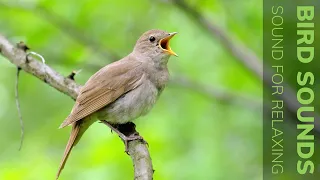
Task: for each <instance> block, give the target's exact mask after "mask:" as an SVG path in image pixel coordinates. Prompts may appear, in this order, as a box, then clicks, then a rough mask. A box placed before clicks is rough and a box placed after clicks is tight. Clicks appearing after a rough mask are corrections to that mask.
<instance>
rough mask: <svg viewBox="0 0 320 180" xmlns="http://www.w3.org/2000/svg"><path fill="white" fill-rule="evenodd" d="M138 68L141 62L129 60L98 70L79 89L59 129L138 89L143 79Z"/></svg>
mask: <svg viewBox="0 0 320 180" xmlns="http://www.w3.org/2000/svg"><path fill="white" fill-rule="evenodd" d="M127 58H129V57H127ZM140 66H141V62H139V61H136V60H131V59H129V60H125V61H123V60H120V61H117V62H115V63H112V64H110V65H108V66H105V67H104V68H102V69H100V70H99V71H98V72H97V73H95V74H94V75H93V76H91V78H90V79H89V80H88V81H87V82H86V84H85V85H84V86H83V87H82V88H81V90H80V93H79V95H78V97H77V100H76V103H75V105H74V106H73V109H72V111H71V113H70V115H69V116H68V117H67V119H66V120H65V121H64V122H63V123H62V124H61V126H60V128H63V127H65V126H67V125H69V124H72V123H74V122H76V121H78V120H80V119H82V118H84V117H86V116H88V115H90V114H92V113H94V112H96V111H98V110H99V109H101V108H103V107H104V106H106V105H108V104H110V103H112V102H113V101H115V100H116V99H117V98H119V97H120V96H121V95H123V94H125V93H127V92H128V91H130V90H133V89H135V88H136V87H138V86H139V85H140V84H141V81H140V80H141V79H142V77H143V72H142V71H141V68H139V67H140Z"/></svg>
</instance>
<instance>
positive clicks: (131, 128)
mask: <svg viewBox="0 0 320 180" xmlns="http://www.w3.org/2000/svg"><path fill="white" fill-rule="evenodd" d="M101 122H102V123H103V124H105V125H107V126H108V127H109V128H110V129H111V130H112V131H114V132H116V133H117V134H118V135H119V137H120V138H121V139H122V140H123V142H124V145H125V152H126V153H127V154H128V142H129V141H133V140H138V139H139V140H142V141H143V142H144V143H146V144H148V143H147V142H146V141H145V140H144V139H143V138H142V137H141V136H140V135H139V133H138V132H137V131H136V129H135V127H136V125H135V124H134V123H132V122H129V123H126V124H116V125H113V124H110V123H109V122H107V121H105V120H101Z"/></svg>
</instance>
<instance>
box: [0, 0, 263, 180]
mask: <svg viewBox="0 0 320 180" xmlns="http://www.w3.org/2000/svg"><path fill="white" fill-rule="evenodd" d="M261 20H262V1H256V0H247V1H241V3H240V1H237V0H210V1H207V0H198V1H196V0H187V1H171V0H154V1H153V0H152V1H151V0H139V1H138V0H137V1H128V0H117V1H115V0H67V1H62V0H57V1H51V0H0V33H1V34H2V35H4V36H5V37H7V38H8V39H9V40H10V41H11V42H13V43H16V42H19V41H24V42H25V43H26V44H27V45H28V46H29V47H30V48H31V49H32V50H33V51H35V52H37V53H39V54H41V55H42V56H44V57H45V59H46V64H48V65H49V66H51V67H52V68H54V69H55V70H57V71H58V72H60V73H61V74H64V75H66V76H67V75H68V74H70V72H71V71H73V70H79V69H82V71H81V73H80V74H78V75H77V76H76V81H77V82H78V83H80V84H84V83H85V82H86V80H87V79H88V78H89V77H90V76H91V75H92V74H93V73H94V72H96V71H97V70H98V69H99V68H101V67H103V66H104V65H106V64H108V63H111V62H112V61H115V60H117V59H120V58H121V57H123V56H125V55H127V54H128V53H130V52H131V51H132V48H133V46H134V44H135V41H136V40H137V38H138V37H139V36H140V35H141V34H142V33H143V32H145V31H146V30H149V29H163V30H166V31H169V32H171V31H176V32H179V34H178V35H177V36H175V37H174V38H173V40H172V42H171V47H172V49H173V50H174V51H175V52H176V53H177V54H179V57H172V58H171V59H170V62H169V70H170V73H171V76H172V77H171V81H170V84H169V85H168V86H167V88H166V89H165V91H164V92H163V94H162V96H161V98H160V99H159V101H158V103H157V104H156V106H155V107H154V109H153V110H152V111H151V113H149V114H148V115H147V116H145V117H141V118H139V119H138V120H137V121H136V122H135V123H136V125H137V130H138V131H139V132H140V134H141V135H142V136H143V137H144V138H145V139H146V140H147V141H148V143H149V145H150V147H149V150H150V153H151V157H152V160H153V165H154V169H155V174H154V179H155V180H180V179H181V180H195V179H201V180H207V179H208V180H209V179H215V180H229V179H230V180H233V179H240V180H249V179H250V180H251V179H262V121H261V119H262V112H261V111H262V83H261V76H260V75H261V74H259V72H257V71H255V70H253V69H252V67H254V66H257V64H258V66H259V64H261V63H262V62H257V61H259V60H260V59H259V58H261V57H262V21H261ZM248 54H251V55H252V56H247V57H248V58H247V57H246V55H248ZM256 57H259V58H256ZM250 58H251V59H250ZM246 61H247V62H246ZM255 63H256V64H255ZM250 67H251V68H250ZM15 73H16V67H15V66H14V65H12V64H11V63H10V62H9V61H7V60H6V59H4V58H3V57H2V56H0V179H3V180H9V179H10V180H20V179H21V180H44V179H53V178H54V177H55V174H56V171H57V169H58V165H59V163H60V160H61V157H62V155H63V152H64V148H65V145H66V143H67V140H68V138H69V133H70V128H64V129H58V126H59V125H60V123H61V122H62V121H63V120H64V119H65V117H66V116H67V115H68V114H69V112H70V110H71V108H72V106H73V103H74V102H73V100H72V99H71V98H70V97H67V96H66V95H64V94H62V93H60V92H58V91H56V90H55V89H53V88H52V87H50V86H48V85H47V84H45V83H43V82H41V81H39V80H38V79H36V78H35V77H33V76H31V75H29V74H26V73H24V72H22V73H21V76H20V88H19V92H20V103H21V111H22V115H23V119H24V123H25V140H24V145H23V148H22V150H21V151H18V148H19V143H20V124H19V118H18V114H17V109H16V106H15V99H14V86H15ZM123 151H124V146H123V143H122V142H121V140H120V139H119V138H118V137H117V136H116V135H115V134H111V133H110V130H109V129H108V128H107V127H106V126H104V125H101V124H99V123H95V124H94V125H93V126H91V128H89V130H88V131H87V132H86V134H85V135H84V136H83V138H82V140H81V141H80V143H79V144H78V145H77V146H76V147H75V148H74V149H73V151H72V153H71V156H70V158H69V160H68V162H67V164H66V167H65V169H64V171H63V172H62V175H61V177H60V179H61V180H64V179H70V180H73V179H79V180H80V179H81V180H89V179H112V180H124V179H132V177H133V167H132V162H131V159H130V157H129V156H127V155H126V154H125V153H124V152H123Z"/></svg>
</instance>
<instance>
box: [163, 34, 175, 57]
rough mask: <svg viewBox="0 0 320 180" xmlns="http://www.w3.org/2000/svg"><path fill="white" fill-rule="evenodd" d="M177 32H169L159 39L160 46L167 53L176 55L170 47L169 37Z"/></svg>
mask: <svg viewBox="0 0 320 180" xmlns="http://www.w3.org/2000/svg"><path fill="white" fill-rule="evenodd" d="M176 34H177V32H173V33H169V35H168V36H167V37H165V38H163V39H161V40H160V41H159V44H160V47H161V48H162V49H163V50H164V51H165V52H166V53H168V54H170V55H174V56H178V55H177V54H176V53H175V52H174V51H173V50H172V49H171V47H170V45H169V42H170V39H171V38H172V37H173V36H174V35H176Z"/></svg>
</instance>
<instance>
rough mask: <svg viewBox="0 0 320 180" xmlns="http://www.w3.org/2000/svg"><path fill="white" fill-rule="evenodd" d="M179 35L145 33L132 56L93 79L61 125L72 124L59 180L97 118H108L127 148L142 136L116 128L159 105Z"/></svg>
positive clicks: (108, 67)
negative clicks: (76, 146) (75, 148)
mask: <svg viewBox="0 0 320 180" xmlns="http://www.w3.org/2000/svg"><path fill="white" fill-rule="evenodd" d="M175 34H176V32H173V33H168V32H166V31H162V30H149V31H147V32H145V33H144V34H143V35H142V36H141V37H140V38H139V39H138V41H137V42H136V45H135V47H134V49H133V51H132V52H131V53H130V54H129V55H128V56H126V57H124V58H122V59H121V60H119V61H116V62H113V63H111V64H109V65H107V66H105V67H103V68H102V69H100V70H99V71H98V72H96V73H95V74H94V75H93V76H91V77H90V78H89V80H88V81H87V82H86V84H85V85H84V86H83V87H82V88H81V90H80V92H79V95H78V97H77V99H76V102H75V105H74V106H73V109H72V111H71V113H70V115H69V116H68V117H67V118H66V120H65V121H64V122H63V123H62V124H61V125H60V127H59V128H63V127H65V126H68V125H72V130H71V134H70V138H69V141H68V144H67V146H66V149H65V152H64V155H63V158H62V161H61V164H60V167H59V170H58V173H57V176H56V179H58V178H59V175H60V173H61V171H62V169H63V167H64V165H65V163H66V161H67V159H68V156H69V154H70V152H71V150H72V148H73V147H74V146H75V145H76V144H77V143H78V142H79V140H80V138H81V136H82V135H83V133H84V132H85V131H86V130H87V129H88V127H89V126H90V125H91V124H92V123H94V122H95V121H96V119H99V120H100V121H103V120H105V121H104V122H105V124H107V125H108V126H109V127H110V128H111V129H112V130H114V131H115V132H117V133H118V134H119V136H120V137H121V138H122V139H123V141H124V142H125V146H126V151H127V148H128V147H127V146H128V143H127V142H128V141H130V140H135V139H141V137H140V136H138V135H137V136H135V137H127V136H125V135H124V134H122V133H121V132H120V131H118V130H117V129H116V128H114V127H115V125H118V124H125V123H128V122H132V121H133V120H135V119H136V118H138V117H140V116H143V115H145V114H147V113H148V112H149V111H150V110H151V108H152V107H153V105H154V104H155V102H156V100H157V99H158V97H159V95H160V94H161V92H162V91H163V89H164V87H165V85H166V83H167V82H168V79H169V73H168V68H167V63H168V59H169V57H170V55H175V56H177V54H176V53H175V52H173V51H172V50H171V48H170V46H169V41H170V39H171V38H172V37H173V36H174V35H175Z"/></svg>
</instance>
